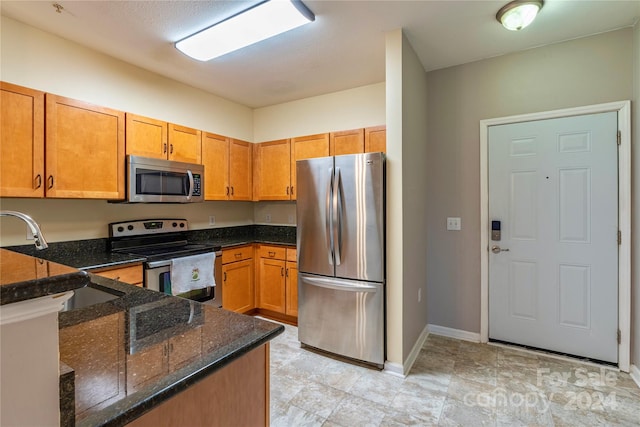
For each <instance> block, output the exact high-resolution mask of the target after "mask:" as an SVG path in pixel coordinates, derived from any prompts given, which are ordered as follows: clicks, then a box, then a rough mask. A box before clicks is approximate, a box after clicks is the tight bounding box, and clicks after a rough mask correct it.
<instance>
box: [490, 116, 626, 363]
mask: <svg viewBox="0 0 640 427" xmlns="http://www.w3.org/2000/svg"><path fill="white" fill-rule="evenodd" d="M616 135H617V113H616V112H609V113H600V114H590V115H584V116H576V117H566V118H559V119H549V120H539V121H532V122H524V123H515V124H508V125H499V126H491V127H490V128H489V138H488V141H489V143H488V146H489V220H490V221H500V225H501V240H500V241H494V240H489V250H490V253H489V338H490V339H493V340H501V341H507V342H512V343H517V344H522V345H528V346H533V347H538V348H543V349H548V350H553V351H558V352H562V353H567V354H572V355H577V356H583V357H589V358H592V359H596V360H602V361H608V362H613V363H616V362H617V361H618V341H617V331H618V237H617V236H618V170H617V168H618V156H617V148H618V147H617V142H616ZM488 226H489V227H491V224H488ZM492 247H496V248H494V250H493V251H492V250H491V248H492Z"/></svg>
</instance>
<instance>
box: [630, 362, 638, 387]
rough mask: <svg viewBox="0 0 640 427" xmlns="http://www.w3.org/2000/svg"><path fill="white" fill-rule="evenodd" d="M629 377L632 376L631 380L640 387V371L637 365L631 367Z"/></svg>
mask: <svg viewBox="0 0 640 427" xmlns="http://www.w3.org/2000/svg"><path fill="white" fill-rule="evenodd" d="M629 375H631V378H632V379H633V381H635V383H636V385H637V386H638V387H640V369H638V367H637V366H636V365H631V368H630V369H629Z"/></svg>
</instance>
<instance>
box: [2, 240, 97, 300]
mask: <svg viewBox="0 0 640 427" xmlns="http://www.w3.org/2000/svg"><path fill="white" fill-rule="evenodd" d="M88 283H89V276H88V275H87V273H85V272H83V271H79V270H77V269H75V268H70V267H67V266H66V265H60V264H57V263H55V262H51V261H45V260H43V259H40V258H34V257H31V256H27V255H23V254H19V253H16V252H12V251H8V250H5V249H0V305H4V304H11V303H15V302H20V301H26V300H29V299H33V298H39V297H44V296H47V295H55V294H61V293H63V292H67V291H71V290H74V289H78V288H82V287H84V286H86V285H87V284H88Z"/></svg>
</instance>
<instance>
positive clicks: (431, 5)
mask: <svg viewBox="0 0 640 427" xmlns="http://www.w3.org/2000/svg"><path fill="white" fill-rule="evenodd" d="M259 1H260V0H234V1H192V0H184V1H65V0H58V1H57V3H59V4H61V5H62V6H63V7H64V10H63V11H62V13H57V12H56V11H55V9H54V8H53V6H52V4H53V3H54V1H26V0H21V1H8V0H2V1H1V2H0V4H1V12H2V15H5V16H8V17H10V18H13V19H16V20H18V21H21V22H23V23H26V24H28V25H31V26H33V27H36V28H39V29H42V30H44V31H47V32H50V33H53V34H56V35H59V36H61V37H64V38H66V39H70V40H73V41H75V42H77V43H80V44H82V45H85V46H87V47H90V48H92V49H94V50H97V51H100V52H104V53H105V54H107V55H111V56H113V57H115V58H119V59H121V60H123V61H126V62H129V63H131V64H135V65H137V66H139V67H141V68H144V69H147V70H150V71H153V72H155V73H158V74H161V75H164V76H167V77H170V78H172V79H175V80H178V81H181V82H184V83H186V84H189V85H191V86H194V87H197V88H200V89H203V90H205V91H207V92H211V93H213V94H216V95H219V96H221V97H223V98H227V99H229V100H232V101H235V102H238V103H240V104H243V105H247V106H249V107H254V108H255V107H262V106H268V105H273V104H278V103H281V102H286V101H292V100H296V99H301V98H306V97H310V96H316V95H320V94H325V93H330V92H335V91H339V90H344V89H349V88H354V87H358V86H363V85H368V84H372V83H378V82H382V81H384V73H385V63H384V52H385V46H384V44H385V36H384V33H385V32H386V31H390V30H394V29H398V28H403V29H404V32H405V34H406V35H407V38H408V39H409V41H410V42H411V44H412V46H413V48H414V49H415V51H416V52H417V54H418V56H419V58H420V60H421V61H422V64H423V65H424V68H425V70H426V71H431V70H435V69H440V68H445V67H449V66H453V65H458V64H463V63H467V62H472V61H476V60H479V59H482V58H487V57H492V56H497V55H502V54H505V53H509V52H514V51H519V50H523V49H528V48H532V47H536V46H540V45H545V44H549V43H555V42H559V41H563V40H568V39H572V38H578V37H584V36H587V35H591V34H596V33H600V32H605V31H610V30H614V29H617V28H622V27H628V26H631V25H633V24H634V23H635V22H636V21H637V19H638V17H639V16H640V0H633V1H618V0H601V1H591V0H547V1H546V2H545V5H544V7H543V9H542V11H541V13H540V15H539V17H538V19H537V20H536V21H535V22H534V23H533V24H532V25H531V26H530V27H528V28H526V29H524V30H522V31H520V32H511V31H507V30H505V29H503V28H502V27H501V26H500V25H499V24H498V22H497V21H496V20H495V14H496V12H497V10H498V9H500V7H502V6H503V5H504V4H506V3H507V0H503V1H489V0H487V1H483V0H475V1H462V0H447V1H432V0H414V1H397V0H396V1H375V0H374V1H372V0H359V1H353V0H336V1H328V0H305V1H304V3H305V4H306V5H307V7H308V8H309V9H311V11H313V12H314V13H315V15H316V20H315V22H313V23H311V24H309V25H306V26H303V27H301V28H298V29H295V30H292V31H290V32H288V33H285V34H283V35H280V36H278V37H274V38H272V39H270V40H266V41H263V42H260V43H257V44H255V45H253V46H250V47H248V48H245V49H243V50H241V51H237V52H234V53H230V54H228V55H225V56H223V57H221V58H217V59H214V60H212V61H209V62H204V63H203V62H198V61H194V60H191V59H189V58H188V57H186V56H184V55H182V54H181V53H180V52H179V51H178V50H176V49H175V48H174V47H173V43H174V42H176V41H178V40H180V39H182V38H184V37H185V36H187V35H189V34H191V33H193V32H196V31H198V30H200V29H202V28H205V27H208V26H210V25H212V24H214V23H216V22H218V21H220V20H222V19H224V18H226V17H228V16H230V15H233V14H235V13H237V12H239V11H241V10H243V9H245V8H247V7H249V6H250V5H253V4H255V3H257V2H259Z"/></svg>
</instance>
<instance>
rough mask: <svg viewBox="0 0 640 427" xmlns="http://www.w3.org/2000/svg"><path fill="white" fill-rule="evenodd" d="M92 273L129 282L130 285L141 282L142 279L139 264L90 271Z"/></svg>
mask: <svg viewBox="0 0 640 427" xmlns="http://www.w3.org/2000/svg"><path fill="white" fill-rule="evenodd" d="M92 273H94V274H97V275H98V276H102V277H108V278H109V279H116V280H119V281H121V282H125V283H130V284H132V285H138V284H142V281H143V279H142V265H141V264H139V265H134V266H131V267H123V268H114V269H112V270H103V271H99V272H93V271H92Z"/></svg>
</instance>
